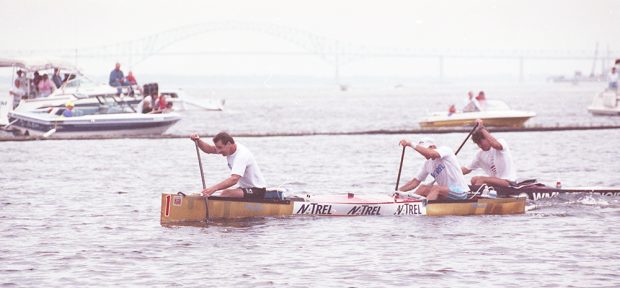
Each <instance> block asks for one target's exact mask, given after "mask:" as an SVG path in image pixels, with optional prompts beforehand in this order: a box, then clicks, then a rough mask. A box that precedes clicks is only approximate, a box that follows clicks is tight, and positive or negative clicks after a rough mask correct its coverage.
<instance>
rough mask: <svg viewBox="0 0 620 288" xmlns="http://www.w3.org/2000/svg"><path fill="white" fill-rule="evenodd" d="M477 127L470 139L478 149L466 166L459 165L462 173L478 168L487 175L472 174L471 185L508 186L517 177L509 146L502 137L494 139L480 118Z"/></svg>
mask: <svg viewBox="0 0 620 288" xmlns="http://www.w3.org/2000/svg"><path fill="white" fill-rule="evenodd" d="M477 122H478V129H476V131H475V132H474V133H473V134H472V136H471V139H472V140H473V141H474V143H476V145H478V147H479V148H480V151H478V153H476V155H475V156H474V159H473V160H472V161H471V163H470V164H469V165H467V166H463V167H461V170H462V172H463V174H464V175H467V174H469V173H471V172H472V171H473V170H476V169H478V168H480V169H482V170H483V171H484V172H485V173H486V174H487V175H488V176H474V177H472V178H471V184H472V185H482V184H487V185H491V186H502V187H508V186H510V183H511V182H512V181H515V180H516V179H517V172H516V170H515V166H514V163H513V162H512V154H511V153H510V147H508V143H507V142H506V141H505V140H504V139H495V137H493V135H491V133H489V131H488V130H487V129H486V128H485V127H484V125H483V123H482V120H477Z"/></svg>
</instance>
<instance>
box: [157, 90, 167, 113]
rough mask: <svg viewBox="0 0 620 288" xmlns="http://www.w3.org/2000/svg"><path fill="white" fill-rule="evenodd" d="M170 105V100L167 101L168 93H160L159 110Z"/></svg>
mask: <svg viewBox="0 0 620 288" xmlns="http://www.w3.org/2000/svg"><path fill="white" fill-rule="evenodd" d="M167 106H168V102H167V101H166V95H164V94H159V98H158V99H157V110H158V111H162V112H163V111H164V110H165V109H166V107H167Z"/></svg>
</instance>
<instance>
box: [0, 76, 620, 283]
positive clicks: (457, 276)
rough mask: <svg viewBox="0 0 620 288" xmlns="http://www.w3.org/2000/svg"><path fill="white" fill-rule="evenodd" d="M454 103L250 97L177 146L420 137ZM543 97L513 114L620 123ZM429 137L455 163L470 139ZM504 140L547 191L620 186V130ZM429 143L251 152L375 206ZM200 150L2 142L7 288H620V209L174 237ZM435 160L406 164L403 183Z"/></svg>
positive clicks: (433, 95)
mask: <svg viewBox="0 0 620 288" xmlns="http://www.w3.org/2000/svg"><path fill="white" fill-rule="evenodd" d="M515 87H516V88H515ZM515 87H509V86H506V87H498V88H497V89H498V90H497V91H502V93H507V94H501V95H508V96H503V97H507V98H508V97H516V94H521V93H523V92H524V90H531V91H538V90H536V89H534V88H533V87H527V86H526V87H521V88H519V87H518V86H515ZM554 89H557V91H556V90H554ZM453 90H457V88H455V87H447V88H446V87H436V88H435V89H434V90H433V89H430V88H427V89H417V88H416V89H408V88H404V89H403V90H390V91H392V92H385V91H388V90H364V91H348V92H347V93H344V94H343V93H342V92H338V91H314V90H295V89H290V90H281V91H280V92H277V91H263V90H260V89H259V90H258V92H255V93H257V94H256V95H250V92H252V91H250V90H248V91H245V92H243V91H235V92H234V93H231V94H230V95H227V96H226V99H227V106H228V110H227V111H225V112H222V113H202V114H199V113H196V112H192V113H191V114H190V118H189V119H185V120H183V122H181V123H179V124H178V125H177V126H175V127H173V129H172V130H173V131H172V132H174V133H190V132H192V131H200V132H205V133H214V132H217V131H219V130H224V129H226V130H229V131H231V132H232V133H233V134H234V133H241V132H253V133H276V132H299V131H338V132H341V131H356V130H357V129H360V130H372V129H375V128H378V129H391V128H399V127H409V125H415V121H414V120H415V119H416V117H417V115H418V114H420V113H421V112H419V111H418V110H422V109H426V108H427V107H430V108H429V110H434V108H441V107H443V106H446V107H447V105H444V102H445V101H449V100H445V97H448V96H445V95H452V91H453ZM539 90H541V91H542V92H536V93H537V94H535V95H533V94H532V93H534V92H532V93H529V94H528V93H523V95H527V96H523V97H521V98H519V99H521V100H522V101H515V100H514V98H510V99H513V101H510V103H511V104H513V106H522V107H518V108H525V107H526V106H528V105H529V104H528V103H532V101H534V100H535V98H540V99H539V100H537V101H539V102H540V103H541V104H540V105H537V106H531V105H530V106H529V107H533V108H534V109H533V110H535V111H537V112H539V117H537V118H536V120H535V121H539V122H540V123H543V124H549V123H555V122H556V121H558V122H559V121H572V122H575V123H580V124H584V123H585V124H590V123H599V122H608V123H615V122H618V121H619V120H617V119H614V118H610V117H602V118H598V117H591V116H589V115H587V112H583V110H584V109H585V108H584V107H581V106H579V105H581V104H582V103H586V104H587V103H588V102H589V100H588V99H589V97H590V95H591V94H587V93H590V92H593V91H595V90H596V89H592V88H587V87H582V86H578V87H572V86H558V88H553V86H550V85H540V89H539ZM381 91H383V92H381ZM394 91H396V92H394ZM433 91H434V92H433ZM511 91H512V92H511ZM198 92H199V91H198ZM207 92H208V91H207ZM315 92H316V93H315ZM349 92H350V93H349ZM375 92H376V94H373V93H375ZM218 93H220V92H217V93H215V94H216V96H217V95H220V94H218ZM581 94H587V95H581ZM355 95H359V96H360V99H357V98H356V97H355ZM373 95H374V96H373ZM442 95H444V96H442ZM542 95H545V97H542ZM489 96H491V94H490V93H489ZM578 96H579V97H585V99H581V98H578ZM244 97H246V98H244ZM442 97H443V98H442ZM243 99H247V100H248V101H242V100H243ZM457 99H458V101H462V100H461V99H460V98H457ZM533 99H534V100H533ZM426 102H431V104H428V105H426V104H425V103H426ZM565 102H569V103H565ZM551 103H564V104H562V105H560V106H555V105H551ZM515 104H516V105H515ZM265 107H271V108H269V109H268V111H266V110H264V109H262V108H265ZM403 107H411V109H406V108H403ZM418 107H419V108H418ZM560 107H563V108H560ZM567 107H568V108H567ZM350 109H351V110H353V111H349V110H350ZM246 110H248V111H246ZM422 114H423V113H422ZM561 114H569V115H573V116H571V117H564V116H562V115H561ZM192 119H193V120H192ZM430 136H432V137H434V138H435V139H436V140H437V142H439V143H442V144H445V145H449V146H451V147H453V148H455V149H456V148H457V147H458V145H460V143H461V141H463V139H464V138H465V136H466V135H464V133H453V134H437V135H430ZM496 136H497V137H501V138H504V139H506V141H508V143H510V145H511V148H512V149H513V154H514V155H515V164H516V166H517V167H518V171H517V173H518V174H519V176H520V177H536V178H538V179H539V180H541V181H543V182H547V183H550V184H553V183H555V181H556V180H557V179H560V180H561V182H562V185H563V186H564V187H569V186H615V187H618V186H620V177H619V176H618V175H620V164H619V163H618V161H616V159H617V158H618V144H619V143H620V133H618V131H617V130H590V131H562V132H531V133H496ZM418 137H420V135H355V136H302V137H266V138H238V139H237V140H238V141H239V142H242V143H244V144H246V146H248V147H249V148H250V149H251V150H252V151H253V152H254V154H255V157H256V158H257V161H258V162H259V163H260V165H261V169H262V170H263V172H264V174H265V175H264V176H265V178H266V180H267V181H268V182H269V184H270V185H271V186H274V187H276V186H283V187H286V188H288V189H289V190H290V191H292V192H293V193H295V194H305V193H312V194H333V193H346V192H354V193H356V194H365V193H388V192H390V191H392V190H393V188H394V183H395V181H396V179H395V178H396V174H397V172H398V163H399V160H400V152H401V149H400V147H398V140H400V139H401V138H408V139H417V138H418ZM194 149H195V148H194V145H193V143H192V142H191V141H190V140H188V139H115V140H86V141H68V140H59V141H32V142H1V143H0V157H1V160H2V161H1V163H2V165H1V166H0V185H1V188H0V189H1V190H0V191H1V193H2V196H3V197H2V200H0V276H1V277H0V279H2V280H0V283H1V284H2V286H4V287H12V286H18V287H43V286H54V287H55V286H70V287H87V286H122V287H127V286H149V287H170V286H187V287H194V286H237V287H263V286H276V287H282V286H286V287H314V286H330V287H344V286H346V287H361V286H371V287H378V286H419V287H467V286H483V287H484V286H504V287H524V286H533V287H570V286H573V287H617V286H620V276H618V273H617V272H618V271H620V256H619V255H618V253H616V252H615V251H616V250H617V247H618V245H619V244H620V240H619V239H620V227H619V226H618V225H616V223H618V221H619V220H620V199H614V198H602V197H593V196H571V197H562V198H555V199H544V200H539V201H535V202H530V203H528V211H527V213H526V214H525V215H516V216H476V217H436V218H431V217H419V218H399V217H375V218H372V217H368V218H311V217H308V218H285V219H254V220H249V221H237V222H230V223H214V224H212V225H208V226H203V227H161V226H160V225H159V209H160V207H159V206H160V195H161V193H163V192H177V191H184V192H197V191H199V190H200V187H201V180H200V176H199V175H200V174H199V169H198V167H197V160H196V153H195V150H194ZM475 151H476V150H475V146H474V145H473V144H472V143H471V142H469V143H468V144H467V145H465V146H464V148H463V150H462V151H461V153H460V154H459V159H460V160H461V161H462V162H466V161H468V160H469V159H470V158H471V157H472V156H473V154H474V153H475ZM422 160H423V159H422V157H421V156H420V155H417V154H415V153H413V152H412V150H407V155H406V156H405V163H404V167H403V177H402V181H406V180H408V179H410V178H411V177H413V176H414V175H415V173H416V171H417V169H418V168H419V166H420V164H421V162H422ZM203 164H204V166H205V174H206V175H205V176H206V180H207V183H208V184H212V183H215V181H219V180H222V179H223V178H224V177H226V175H227V174H228V171H227V167H226V164H225V160H224V158H223V157H221V156H217V155H206V156H203Z"/></svg>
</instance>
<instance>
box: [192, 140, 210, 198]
mask: <svg viewBox="0 0 620 288" xmlns="http://www.w3.org/2000/svg"><path fill="white" fill-rule="evenodd" d="M194 144H196V156H197V157H198V167H200V179H202V189H203V190H204V189H207V185H206V184H205V173H204V171H202V160H201V159H200V150H199V149H198V140H194Z"/></svg>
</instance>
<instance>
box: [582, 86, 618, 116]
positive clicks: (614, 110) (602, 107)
mask: <svg viewBox="0 0 620 288" xmlns="http://www.w3.org/2000/svg"><path fill="white" fill-rule="evenodd" d="M618 102H620V95H619V94H618V91H617V90H614V89H605V90H604V91H603V92H600V93H598V94H596V95H595V96H594V97H593V98H592V104H590V106H588V111H589V112H590V113H592V114H593V115H620V105H619V104H620V103H618Z"/></svg>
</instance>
